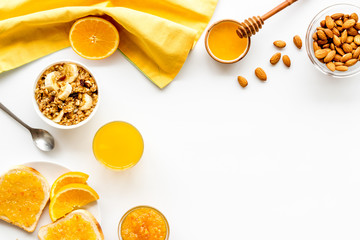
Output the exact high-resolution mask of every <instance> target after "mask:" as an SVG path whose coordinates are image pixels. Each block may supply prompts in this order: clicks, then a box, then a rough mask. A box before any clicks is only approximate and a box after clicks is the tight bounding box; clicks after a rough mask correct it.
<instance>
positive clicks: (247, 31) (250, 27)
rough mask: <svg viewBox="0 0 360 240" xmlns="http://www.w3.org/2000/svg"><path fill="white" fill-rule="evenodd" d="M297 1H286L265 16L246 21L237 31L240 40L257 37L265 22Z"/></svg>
mask: <svg viewBox="0 0 360 240" xmlns="http://www.w3.org/2000/svg"><path fill="white" fill-rule="evenodd" d="M296 1H297V0H286V1H284V2H283V3H281V4H280V5H278V6H277V7H275V8H274V9H272V10H271V11H269V12H268V13H265V14H264V15H263V16H261V17H260V16H257V17H256V16H254V17H252V18H248V19H245V21H244V22H242V23H240V26H239V28H238V29H237V30H236V33H237V34H238V35H239V37H240V38H243V37H251V36H252V35H255V33H257V32H258V31H259V29H261V28H262V25H264V21H265V20H266V19H268V18H270V17H272V16H273V15H275V14H276V13H278V12H280V11H281V10H283V9H284V8H286V7H288V6H290V5H291V4H293V3H294V2H296Z"/></svg>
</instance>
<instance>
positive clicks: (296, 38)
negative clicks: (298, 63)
mask: <svg viewBox="0 0 360 240" xmlns="http://www.w3.org/2000/svg"><path fill="white" fill-rule="evenodd" d="M293 40H294V44H295V46H296V47H297V48H298V49H301V48H302V40H301V38H300V36H299V35H295V36H294V39H293Z"/></svg>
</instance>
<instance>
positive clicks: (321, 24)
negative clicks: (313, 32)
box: [320, 20, 326, 28]
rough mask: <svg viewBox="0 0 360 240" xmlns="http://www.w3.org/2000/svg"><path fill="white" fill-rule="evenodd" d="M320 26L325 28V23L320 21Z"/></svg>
mask: <svg viewBox="0 0 360 240" xmlns="http://www.w3.org/2000/svg"><path fill="white" fill-rule="evenodd" d="M320 26H321V27H323V28H324V27H326V22H325V20H322V21H321V22H320Z"/></svg>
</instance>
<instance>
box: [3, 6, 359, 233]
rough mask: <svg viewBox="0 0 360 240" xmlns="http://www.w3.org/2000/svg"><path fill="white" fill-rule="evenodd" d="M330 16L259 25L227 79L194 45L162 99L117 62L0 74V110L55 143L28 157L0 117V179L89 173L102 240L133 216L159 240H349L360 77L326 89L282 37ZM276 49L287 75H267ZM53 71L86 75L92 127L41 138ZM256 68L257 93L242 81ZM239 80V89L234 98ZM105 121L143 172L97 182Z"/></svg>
mask: <svg viewBox="0 0 360 240" xmlns="http://www.w3.org/2000/svg"><path fill="white" fill-rule="evenodd" d="M280 2H281V0H277V1H267V0H258V1H254V3H252V2H249V1H243V0H227V1H225V0H219V3H218V7H217V9H216V11H215V14H214V16H213V18H212V20H211V23H213V22H215V21H217V20H220V19H224V18H233V19H238V20H243V19H244V18H247V17H251V16H253V15H261V14H263V13H265V12H267V11H268V10H270V9H271V8H272V7H274V6H275V5H276V4H278V3H280ZM347 2H348V3H353V4H356V3H357V4H359V3H358V0H352V1H347ZM335 3H338V1H337V0H327V1H325V0H320V1H319V0H299V2H298V3H295V4H294V5H292V6H290V7H289V8H288V9H285V10H284V11H283V12H281V13H279V14H278V15H276V16H274V17H273V18H271V19H269V20H268V21H266V23H265V26H264V28H263V29H262V30H261V31H260V32H259V33H258V34H257V35H256V36H255V37H253V38H252V47H251V50H250V52H249V54H248V55H247V56H246V58H245V59H243V60H242V61H240V62H239V63H236V64H233V65H222V64H220V63H217V62H215V61H214V60H212V59H211V58H210V57H209V56H208V54H207V53H206V51H205V48H204V44H203V42H204V34H203V35H202V37H201V39H200V40H199V42H198V44H197V46H196V47H195V49H194V50H193V51H192V52H191V54H190V55H189V58H188V59H187V61H186V63H185V65H184V66H183V68H182V70H181V72H180V73H179V74H178V76H177V77H176V79H175V80H174V81H173V82H172V83H171V84H170V85H169V86H168V87H166V88H165V89H163V90H160V89H158V88H157V87H156V86H155V85H154V84H153V83H151V82H150V81H149V80H147V79H146V78H145V77H144V76H143V75H142V74H141V73H140V72H139V71H138V70H137V69H136V68H135V67H133V66H132V65H131V63H129V62H128V61H127V60H126V59H125V58H124V57H123V56H122V55H121V54H120V52H116V53H115V54H114V55H113V56H111V57H109V58H108V59H105V60H101V61H90V60H85V59H82V58H81V57H79V56H77V55H76V54H75V53H74V52H73V51H72V49H71V48H68V49H64V50H62V51H59V52H56V53H54V54H51V55H49V56H46V57H44V58H41V59H39V60H37V61H34V62H32V63H30V64H27V65H25V66H22V67H20V68H18V69H16V70H13V71H10V72H6V73H3V74H0V101H1V102H2V103H3V104H4V105H6V106H7V107H8V108H10V109H11V110H12V111H13V112H14V113H15V114H16V115H18V116H19V117H20V118H22V119H23V120H24V121H25V122H27V123H28V124H29V125H31V126H34V127H38V128H45V129H47V130H48V131H50V132H51V133H52V134H53V135H54V136H55V138H56V149H55V150H54V151H52V152H50V153H44V152H41V151H39V150H38V149H37V148H35V147H34V146H33V144H32V141H31V137H30V134H28V133H27V132H26V130H25V129H24V128H22V127H21V126H20V125H19V124H18V123H16V122H15V121H13V120H11V119H10V118H9V117H8V116H7V115H6V114H4V113H1V112H0V123H1V124H0V151H1V153H0V154H1V155H0V168H1V169H6V168H8V167H11V166H12V165H16V164H20V163H23V162H27V161H49V162H54V163H60V164H63V165H64V166H67V167H69V168H70V169H72V170H76V171H84V172H86V173H88V174H89V175H90V178H89V184H90V185H91V186H93V188H94V189H95V190H96V191H97V192H98V193H99V195H100V198H101V199H100V200H99V205H100V208H101V215H102V229H103V231H104V234H105V237H106V239H110V240H113V239H117V225H118V221H119V219H120V218H121V216H122V215H123V214H124V213H125V212H126V211H127V210H128V209H129V208H131V207H134V206H137V205H141V204H146V205H151V206H154V207H156V208H158V209H159V210H161V211H162V212H163V213H164V214H165V216H166V217H167V219H168V221H169V223H170V232H171V234H170V238H171V239H172V240H185V239H186V240H200V239H207V240H218V239H246V240H262V239H276V240H288V239H292V240H296V239H299V240H300V239H301V240H303V239H308V240H310V239H314V240H318V239H327V240H330V239H334V240H335V239H336V240H337V239H347V240H351V239H359V237H360V236H359V235H360V234H359V226H360V204H359V203H360V192H359V187H360V174H359V169H360V161H359V154H360V148H359V144H360V143H359V131H360V111H359V105H360V93H359V90H360V79H359V78H360V76H357V77H352V78H348V79H334V78H331V77H327V76H325V75H323V74H322V73H321V72H319V71H318V70H317V69H315V68H314V67H313V65H312V63H311V62H310V60H309V59H308V57H307V55H306V51H305V47H303V49H302V50H301V51H298V50H297V49H296V48H295V47H294V45H293V43H292V37H293V36H294V35H295V34H299V35H300V36H301V37H302V39H303V40H304V38H305V32H306V29H307V26H308V24H309V23H310V21H311V19H312V18H313V17H314V16H315V14H317V13H318V12H319V11H320V10H322V9H323V8H325V7H326V6H329V5H332V4H335ZM277 39H282V40H285V41H287V42H288V46H287V47H286V49H284V50H283V51H282V52H283V53H286V54H288V55H289V56H290V58H291V60H292V66H291V68H290V69H287V68H286V67H285V66H284V65H283V64H282V63H281V62H280V63H279V64H278V65H276V66H275V67H273V66H271V65H270V63H269V58H270V57H271V56H272V54H273V53H275V51H277V50H276V49H275V48H274V47H273V45H272V42H273V41H274V40H277ZM61 59H72V60H76V61H80V62H82V63H84V64H86V65H87V66H88V67H90V69H91V70H92V71H93V73H94V75H95V76H96V77H97V79H98V82H99V85H100V88H101V94H102V96H101V97H102V99H101V102H100V107H99V110H98V112H97V114H96V115H95V116H94V118H93V119H92V120H91V121H90V122H89V123H87V124H86V125H85V126H83V127H81V128H78V129H75V130H69V131H64V130H58V129H54V128H52V127H49V126H48V125H46V124H45V123H44V122H43V121H42V120H41V119H40V118H39V117H38V116H37V115H36V113H35V111H34V108H33V105H32V102H31V98H32V87H33V84H34V79H35V77H36V76H37V74H38V73H39V71H40V70H41V69H42V68H43V67H44V66H45V65H47V64H49V63H50V62H55V61H58V60H61ZM258 66H261V67H263V68H264V69H265V71H266V72H267V74H268V81H267V82H261V81H259V80H258V79H256V78H255V76H254V73H253V72H254V69H255V68H256V67H258ZM238 75H243V76H245V77H247V79H248V81H249V85H248V87H247V88H245V89H243V88H241V87H240V86H239V84H238V82H237V76H238ZM113 120H123V121H127V122H130V123H132V124H133V125H135V126H136V127H137V128H138V129H139V130H140V132H141V133H142V135H143V138H144V141H145V150H144V155H143V157H142V160H141V161H140V162H139V164H138V165H136V166H135V167H134V168H132V169H130V170H127V171H124V172H114V171H111V170H108V169H106V168H105V167H103V166H102V165H101V164H100V163H98V162H97V161H96V159H95V158H94V156H93V153H92V148H91V144H92V139H93V136H94V134H95V132H96V131H97V129H98V128H100V127H101V126H102V125H103V124H105V123H107V122H110V121H113ZM19 231H20V230H19ZM5 237H6V232H2V233H1V239H9V238H5ZM34 239H36V238H35V237H34ZM20 240H21V239H20Z"/></svg>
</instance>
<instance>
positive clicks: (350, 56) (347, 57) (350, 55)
mask: <svg viewBox="0 0 360 240" xmlns="http://www.w3.org/2000/svg"><path fill="white" fill-rule="evenodd" d="M352 57H353V56H352V54H351V53H347V54H345V55H344V56H342V58H341V62H343V63H344V62H346V61H348V60H350V59H352Z"/></svg>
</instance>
